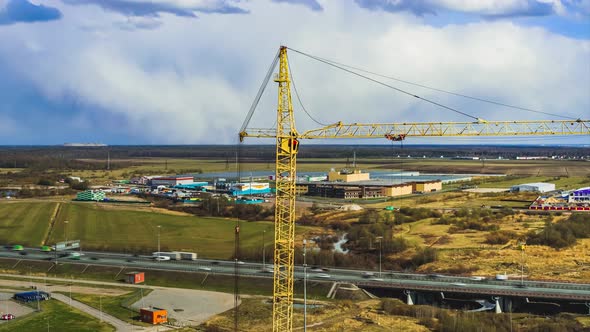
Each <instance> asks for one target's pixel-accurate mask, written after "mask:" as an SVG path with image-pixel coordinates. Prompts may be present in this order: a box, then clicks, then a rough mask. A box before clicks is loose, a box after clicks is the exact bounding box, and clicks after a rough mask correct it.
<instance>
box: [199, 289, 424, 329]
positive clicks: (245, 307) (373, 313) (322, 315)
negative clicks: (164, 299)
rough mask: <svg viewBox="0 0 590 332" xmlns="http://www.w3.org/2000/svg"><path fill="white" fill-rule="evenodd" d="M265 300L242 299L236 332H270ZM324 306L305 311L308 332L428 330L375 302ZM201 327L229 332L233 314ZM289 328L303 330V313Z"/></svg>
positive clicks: (296, 313)
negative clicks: (391, 312)
mask: <svg viewBox="0 0 590 332" xmlns="http://www.w3.org/2000/svg"><path fill="white" fill-rule="evenodd" d="M267 301H268V299H267V298H262V297H249V298H244V299H243V303H242V305H241V306H240V320H239V329H240V330H241V331H272V306H271V305H270V304H269V303H267ZM323 304H324V307H322V308H318V309H308V310H307V325H308V330H310V331H324V332H332V331H333V332H336V331H338V332H339V331H391V330H392V329H395V330H398V331H410V332H422V331H428V329H427V328H426V327H424V326H422V325H419V324H418V323H417V319H414V318H409V317H401V316H391V315H387V314H383V313H382V312H381V310H380V309H381V308H380V306H381V304H380V301H379V300H366V301H362V302H356V303H352V302H351V301H337V302H331V303H323ZM204 325H205V326H208V327H216V328H218V330H220V331H233V312H232V311H228V312H226V313H223V314H221V315H217V316H215V317H213V318H212V319H210V320H209V321H207V322H206V323H205V324H204ZM293 329H294V330H299V331H301V330H303V310H302V309H295V310H294V315H293Z"/></svg>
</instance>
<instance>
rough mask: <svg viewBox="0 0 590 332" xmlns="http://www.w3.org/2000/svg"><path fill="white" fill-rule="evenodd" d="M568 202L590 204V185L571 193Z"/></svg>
mask: <svg viewBox="0 0 590 332" xmlns="http://www.w3.org/2000/svg"><path fill="white" fill-rule="evenodd" d="M567 201H568V203H588V204H590V187H586V188H580V189H578V190H574V191H572V192H570V193H569V195H568V199H567Z"/></svg>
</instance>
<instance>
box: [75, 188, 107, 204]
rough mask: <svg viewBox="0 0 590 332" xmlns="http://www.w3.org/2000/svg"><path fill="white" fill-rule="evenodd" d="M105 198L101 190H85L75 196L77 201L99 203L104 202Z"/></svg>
mask: <svg viewBox="0 0 590 332" xmlns="http://www.w3.org/2000/svg"><path fill="white" fill-rule="evenodd" d="M105 198H106V195H105V193H104V191H102V190H86V191H82V192H79V193H78V194H77V195H76V200H77V201H94V202H99V201H104V199H105Z"/></svg>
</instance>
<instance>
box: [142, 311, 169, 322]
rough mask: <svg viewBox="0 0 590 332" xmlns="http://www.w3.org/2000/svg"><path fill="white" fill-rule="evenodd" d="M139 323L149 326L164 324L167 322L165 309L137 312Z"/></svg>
mask: <svg viewBox="0 0 590 332" xmlns="http://www.w3.org/2000/svg"><path fill="white" fill-rule="evenodd" d="M139 316H140V317H141V321H142V322H144V323H149V324H154V325H156V324H164V323H167V322H168V312H167V311H166V309H162V308H156V307H150V308H141V309H140V310H139Z"/></svg>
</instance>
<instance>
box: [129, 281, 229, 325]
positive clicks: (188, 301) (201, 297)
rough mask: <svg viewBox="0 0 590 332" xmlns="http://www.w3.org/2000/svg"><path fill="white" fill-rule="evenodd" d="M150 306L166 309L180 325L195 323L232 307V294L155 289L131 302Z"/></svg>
mask: <svg viewBox="0 0 590 332" xmlns="http://www.w3.org/2000/svg"><path fill="white" fill-rule="evenodd" d="M150 306H151V307H157V308H162V309H166V310H168V317H170V318H174V319H176V320H177V321H178V322H179V323H180V324H182V325H187V324H190V325H196V324H200V323H202V322H205V321H206V320H207V319H209V318H210V317H211V316H214V315H217V314H219V313H222V312H224V311H226V310H229V309H231V308H233V306H234V297H233V295H232V294H225V293H217V292H208V291H199V290H189V289H155V290H154V291H152V292H151V293H150V294H149V295H148V296H146V297H144V298H143V300H139V301H138V302H136V303H135V304H133V307H134V308H137V309H139V308H142V307H150Z"/></svg>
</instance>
